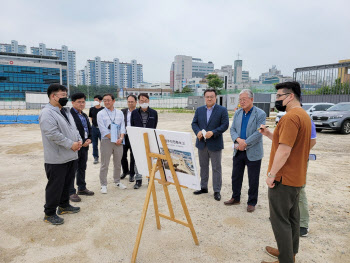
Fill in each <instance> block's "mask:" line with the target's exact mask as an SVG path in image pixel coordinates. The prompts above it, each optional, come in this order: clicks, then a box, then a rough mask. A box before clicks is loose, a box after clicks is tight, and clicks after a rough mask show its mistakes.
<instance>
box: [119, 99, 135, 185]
mask: <svg viewBox="0 0 350 263" xmlns="http://www.w3.org/2000/svg"><path fill="white" fill-rule="evenodd" d="M127 102H128V107H127V108H125V109H122V112H123V114H124V123H125V127H128V126H131V122H130V117H131V112H132V111H133V110H135V109H136V104H137V98H136V96H135V95H129V96H128V97H127ZM124 138H125V144H124V145H123V157H122V169H123V173H122V175H121V177H120V178H121V179H124V178H125V177H126V176H127V175H128V174H129V181H130V182H134V181H135V159H134V155H133V154H132V149H131V145H130V141H129V138H128V135H127V134H125V137H124ZM129 149H130V169H129V164H128V150H129Z"/></svg>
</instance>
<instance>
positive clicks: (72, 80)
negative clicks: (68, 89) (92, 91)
mask: <svg viewBox="0 0 350 263" xmlns="http://www.w3.org/2000/svg"><path fill="white" fill-rule="evenodd" d="M30 53H31V54H33V55H38V56H53V57H58V59H59V60H62V61H66V62H67V64H68V79H69V81H68V83H69V85H74V86H76V85H77V76H76V53H75V51H72V50H68V47H67V46H65V45H63V46H62V48H61V49H53V48H46V45H45V44H44V43H40V44H39V47H31V48H30Z"/></svg>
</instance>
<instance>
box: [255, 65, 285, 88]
mask: <svg viewBox="0 0 350 263" xmlns="http://www.w3.org/2000/svg"><path fill="white" fill-rule="evenodd" d="M278 77H283V76H282V74H281V71H280V70H278V69H277V67H276V65H272V68H270V69H269V72H264V73H261V75H260V76H259V82H260V84H270V83H271V82H272V83H271V84H273V83H276V82H273V81H276V80H277V79H278ZM277 83H278V82H277Z"/></svg>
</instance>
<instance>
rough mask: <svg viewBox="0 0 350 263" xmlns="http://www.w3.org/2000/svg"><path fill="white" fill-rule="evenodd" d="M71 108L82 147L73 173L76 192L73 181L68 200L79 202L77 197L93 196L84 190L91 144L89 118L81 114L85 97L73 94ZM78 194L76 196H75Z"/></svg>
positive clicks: (92, 193)
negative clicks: (76, 186) (76, 187)
mask: <svg viewBox="0 0 350 263" xmlns="http://www.w3.org/2000/svg"><path fill="white" fill-rule="evenodd" d="M71 99H72V105H73V108H71V109H70V112H71V114H72V116H73V119H74V122H75V125H76V126H77V129H78V131H79V134H80V137H81V138H82V140H83V141H82V144H83V147H81V148H80V150H79V152H78V168H77V171H76V173H75V177H76V184H77V185H78V192H76V189H75V188H74V180H73V182H72V184H71V186H70V189H69V198H70V200H71V201H72V202H80V201H81V198H80V197H79V196H78V195H94V192H93V191H90V190H88V189H87V188H86V181H85V171H86V163H87V160H88V151H89V144H91V125H90V122H89V117H88V116H87V115H86V114H85V113H84V112H83V110H84V108H85V100H86V96H85V94H84V93H75V94H73V95H72V96H71ZM77 193H78V194H77Z"/></svg>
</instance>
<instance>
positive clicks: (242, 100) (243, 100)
mask: <svg viewBox="0 0 350 263" xmlns="http://www.w3.org/2000/svg"><path fill="white" fill-rule="evenodd" d="M248 100H249V98H242V99H239V102H246V101H248Z"/></svg>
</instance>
